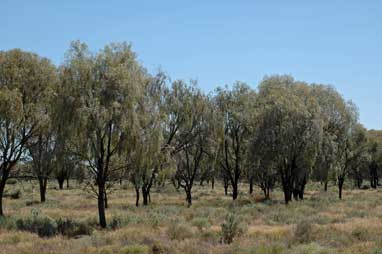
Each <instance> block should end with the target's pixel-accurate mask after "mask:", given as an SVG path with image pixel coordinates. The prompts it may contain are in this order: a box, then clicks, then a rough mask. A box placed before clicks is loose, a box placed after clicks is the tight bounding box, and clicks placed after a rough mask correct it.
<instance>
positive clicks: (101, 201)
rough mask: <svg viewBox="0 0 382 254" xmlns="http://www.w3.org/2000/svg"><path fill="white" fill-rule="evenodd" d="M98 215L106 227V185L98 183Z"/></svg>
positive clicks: (101, 223) (101, 224)
mask: <svg viewBox="0 0 382 254" xmlns="http://www.w3.org/2000/svg"><path fill="white" fill-rule="evenodd" d="M98 216H99V224H100V226H101V227H102V228H106V215H105V186H104V184H100V183H98Z"/></svg>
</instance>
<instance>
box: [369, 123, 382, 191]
mask: <svg viewBox="0 0 382 254" xmlns="http://www.w3.org/2000/svg"><path fill="white" fill-rule="evenodd" d="M367 135H368V147H369V154H370V162H369V175H370V186H371V188H374V189H376V188H377V187H378V186H379V176H380V171H381V169H382V131H376V130H370V131H368V133H367Z"/></svg>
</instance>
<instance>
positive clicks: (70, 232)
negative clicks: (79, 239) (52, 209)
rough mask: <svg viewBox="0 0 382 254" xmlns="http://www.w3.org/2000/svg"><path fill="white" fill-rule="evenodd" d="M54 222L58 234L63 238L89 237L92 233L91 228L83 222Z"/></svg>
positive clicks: (61, 220) (65, 220) (60, 220)
mask: <svg viewBox="0 0 382 254" xmlns="http://www.w3.org/2000/svg"><path fill="white" fill-rule="evenodd" d="M56 222H57V230H58V232H59V233H60V234H62V235H64V236H68V237H75V236H79V235H91V234H92V232H93V228H92V227H91V226H90V225H89V224H86V223H85V222H79V221H74V220H71V219H61V218H60V219H58V220H57V221H56Z"/></svg>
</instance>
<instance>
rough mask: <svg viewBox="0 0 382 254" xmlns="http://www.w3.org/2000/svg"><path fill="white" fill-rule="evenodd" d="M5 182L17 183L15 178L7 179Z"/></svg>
mask: <svg viewBox="0 0 382 254" xmlns="http://www.w3.org/2000/svg"><path fill="white" fill-rule="evenodd" d="M7 184H9V185H15V184H17V180H16V179H8V181H7Z"/></svg>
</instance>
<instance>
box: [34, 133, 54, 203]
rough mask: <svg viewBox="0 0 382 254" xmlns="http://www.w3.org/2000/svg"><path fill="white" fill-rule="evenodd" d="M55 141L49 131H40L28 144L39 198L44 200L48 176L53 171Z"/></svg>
mask: <svg viewBox="0 0 382 254" xmlns="http://www.w3.org/2000/svg"><path fill="white" fill-rule="evenodd" d="M54 149H55V141H54V136H53V134H52V132H51V131H49V130H46V131H41V132H39V133H38V134H37V135H36V137H34V138H33V139H32V140H31V141H30V142H29V144H28V150H29V155H30V157H31V158H32V172H33V175H35V176H36V177H37V179H38V182H39V187H40V200H41V202H45V200H46V187H47V184H48V178H49V176H50V175H51V173H52V172H53V169H54V167H53V163H54Z"/></svg>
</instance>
